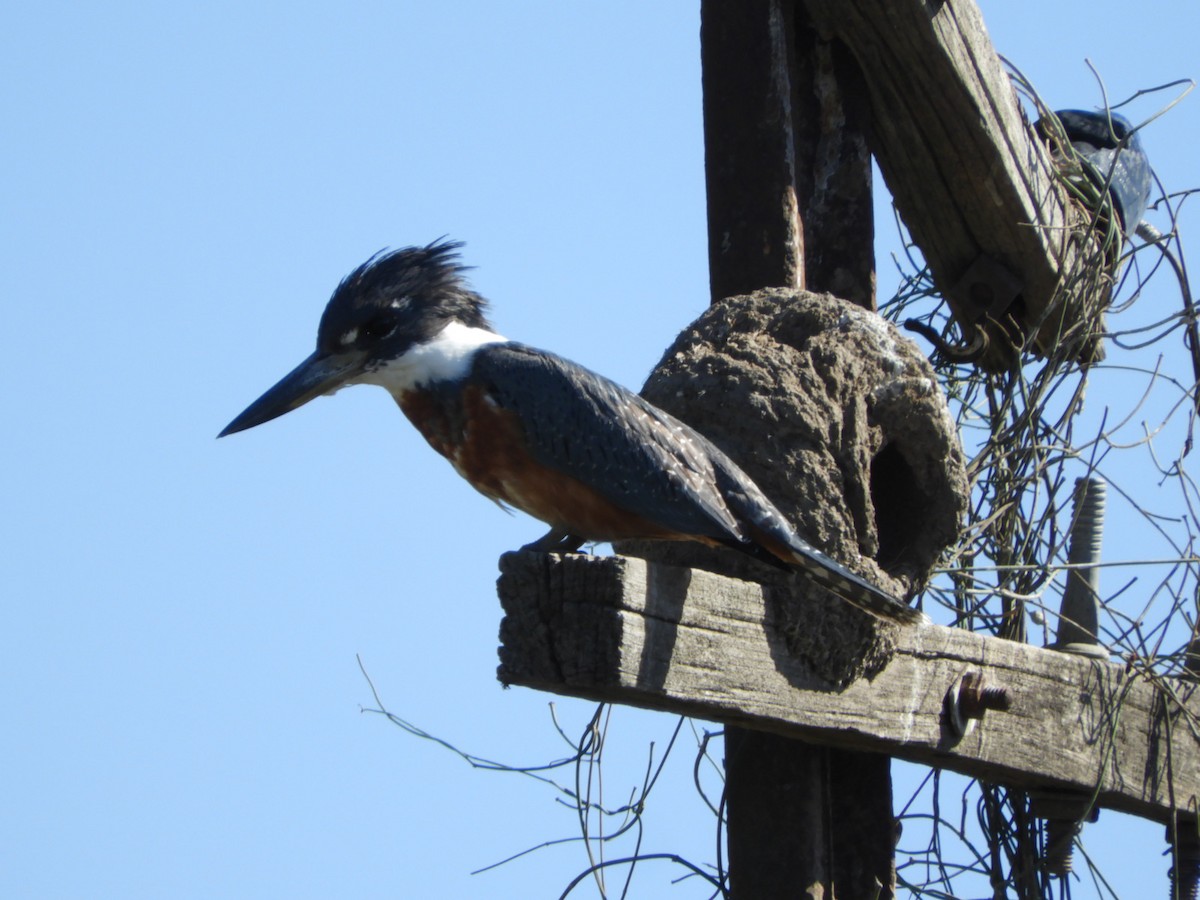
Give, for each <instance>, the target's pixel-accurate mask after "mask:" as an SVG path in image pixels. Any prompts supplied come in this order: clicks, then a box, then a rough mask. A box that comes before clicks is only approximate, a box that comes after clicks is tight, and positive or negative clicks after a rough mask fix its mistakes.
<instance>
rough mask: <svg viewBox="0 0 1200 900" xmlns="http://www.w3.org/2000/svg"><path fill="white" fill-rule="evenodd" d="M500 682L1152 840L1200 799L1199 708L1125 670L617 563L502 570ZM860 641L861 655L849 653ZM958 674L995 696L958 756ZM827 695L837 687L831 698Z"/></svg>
mask: <svg viewBox="0 0 1200 900" xmlns="http://www.w3.org/2000/svg"><path fill="white" fill-rule="evenodd" d="M501 573H502V574H501V577H500V581H499V585H498V587H499V594H500V599H501V603H502V605H503V607H504V611H505V618H504V620H503V623H502V625H501V642H502V646H501V647H500V661H501V665H500V669H499V678H500V680H501V681H502V682H504V683H505V684H517V685H523V686H526V687H534V688H539V689H543V690H549V691H553V692H556V693H561V694H567V695H571V696H577V697H584V698H587V699H592V700H608V701H614V702H620V703H625V704H630V705H635V706H643V707H647V708H651V709H660V710H666V711H670V712H673V713H681V714H685V715H691V716H696V717H698V718H703V719H710V720H715V721H720V722H725V723H732V724H737V725H745V726H747V727H752V728H755V729H758V730H762V731H771V732H774V733H777V734H781V735H784V736H788V737H795V738H802V739H804V740H807V741H812V742H816V743H823V744H828V745H830V746H837V747H847V748H855V749H862V750H874V751H879V752H884V753H887V754H889V755H892V756H896V757H900V758H903V759H908V760H911V761H913V762H919V763H924V764H927V765H932V766H938V767H942V768H947V769H952V770H955V771H958V772H962V773H964V774H967V775H971V776H976V777H982V778H986V779H987V780H989V781H992V782H1000V783H1006V784H1011V785H1016V786H1022V787H1047V786H1052V787H1058V788H1064V789H1071V790H1077V791H1086V792H1091V791H1093V790H1094V791H1095V792H1096V796H1097V802H1098V804H1099V805H1100V806H1104V807H1108V808H1112V809H1118V810H1122V811H1125V812H1130V813H1133V814H1136V815H1139V816H1143V817H1146V818H1151V819H1155V820H1157V821H1163V822H1165V821H1166V820H1167V818H1168V817H1169V815H1170V810H1171V807H1172V802H1173V803H1174V804H1175V806H1176V808H1180V809H1184V808H1188V807H1189V805H1190V807H1191V808H1193V809H1194V808H1195V807H1196V803H1197V800H1198V799H1200V724H1198V723H1200V697H1198V696H1197V686H1196V685H1195V684H1193V683H1189V682H1181V681H1176V680H1173V679H1160V680H1159V681H1158V682H1157V683H1151V682H1149V681H1148V680H1146V679H1144V678H1140V677H1137V676H1136V675H1131V674H1129V673H1127V672H1126V670H1125V668H1124V667H1122V666H1117V665H1113V664H1110V663H1107V662H1096V661H1092V660H1088V659H1085V658H1080V657H1074V656H1070V655H1068V654H1062V653H1056V652H1053V651H1049V650H1044V649H1041V648H1038V647H1031V646H1028V645H1025V644H1018V643H1015V642H1011V641H1005V640H1000V639H997V638H988V637H983V636H980V635H977V634H973V633H970V632H966V631H960V630H957V629H950V628H943V627H940V626H935V625H924V626H920V627H916V628H898V627H895V626H891V625H885V624H882V623H876V622H874V621H872V620H870V619H869V617H867V625H868V627H867V629H866V631H865V632H864V631H863V618H864V617H863V614H861V613H859V612H858V611H856V610H854V609H851V608H850V607H848V606H845V605H844V604H841V605H838V604H833V605H828V606H823V604H821V603H820V602H810V601H808V600H804V599H802V597H801V596H800V595H801V594H802V593H803V588H802V587H797V588H793V589H789V588H786V587H778V586H777V587H764V586H763V585H760V584H755V583H752V582H745V581H738V580H736V579H732V578H726V577H722V576H718V575H714V574H711V573H708V572H704V571H701V570H693V569H683V568H675V567H670V566H663V565H659V564H654V563H646V562H644V561H642V560H638V559H633V558H629V557H588V556H581V555H565V556H560V555H556V554H549V555H542V554H534V553H510V554H506V555H505V556H504V557H502V558H501ZM854 634H857V635H858V637H853V635H854ZM965 672H980V673H982V674H983V676H984V679H985V681H986V682H987V683H989V684H993V685H1002V686H1004V687H1006V688H1007V689H1008V690H1009V692H1010V695H1011V698H1012V706H1011V709H1010V710H1009V711H1008V712H995V711H992V712H987V713H985V714H984V716H983V718H982V720H980V721H979V722H978V723H977V724H976V726H975V727H974V728H973V730H972V731H970V732H969V733H968V734H967V735H966V736H965V737H963V738H961V739H959V738H958V737H957V736H956V735H955V734H954V732H953V730H952V729H951V728H950V726H949V723H948V720H947V717H946V715H945V712H944V702H945V696H946V693H947V691H948V690H949V689H950V688H951V686H952V685H954V684H955V682H956V681H957V680H958V679H959V678H960V677H961V676H962V675H963V674H964V673H965ZM839 680H840V681H841V682H842V683H843V684H842V686H839Z"/></svg>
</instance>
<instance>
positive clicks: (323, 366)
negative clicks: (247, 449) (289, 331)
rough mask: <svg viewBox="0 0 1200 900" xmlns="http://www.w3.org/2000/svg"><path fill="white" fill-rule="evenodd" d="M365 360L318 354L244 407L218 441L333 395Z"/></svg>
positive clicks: (358, 355) (355, 356) (360, 356)
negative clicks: (325, 395) (312, 401)
mask: <svg viewBox="0 0 1200 900" xmlns="http://www.w3.org/2000/svg"><path fill="white" fill-rule="evenodd" d="M364 358H365V354H362V353H353V352H352V353H321V352H320V351H317V352H316V353H314V354H313V355H312V356H310V357H309V358H308V359H306V360H304V362H302V363H300V365H298V366H296V368H294V369H292V371H290V372H289V373H288V374H286V375H284V376H283V378H281V379H280V380H279V383H278V384H276V385H275V386H274V387H272V388H271V389H270V390H268V391H267V392H266V393H265V394H263V395H262V396H261V397H259V398H258V399H257V400H255V401H254V402H253V403H251V404H250V405H249V406H247V407H246V409H245V410H243V412H242V414H241V415H240V416H238V417H237V418H236V419H234V420H233V421H232V422H230V423H229V424H228V425H226V426H225V430H224V431H222V432H221V433H220V434H218V435H217V437H219V438H222V437H225V435H227V434H236V433H237V432H239V431H245V430H246V429H247V428H253V427H254V426H255V425H261V424H262V423H263V422H269V421H271V420H272V419H276V418H278V417H279V416H282V415H283V414H284V413H288V412H291V411H292V410H293V409H297V408H298V407H301V406H303V405H304V404H305V403H307V402H308V401H309V400H311V399H313V398H314V397H319V396H321V395H322V394H330V393H333V392H334V391H336V390H337V389H338V388H340V387H342V386H344V385H345V384H347V383H348V382H349V381H350V379H352V378H353V377H354V376H355V375H358V374H359V373H360V372H361V371H362V368H363V361H364Z"/></svg>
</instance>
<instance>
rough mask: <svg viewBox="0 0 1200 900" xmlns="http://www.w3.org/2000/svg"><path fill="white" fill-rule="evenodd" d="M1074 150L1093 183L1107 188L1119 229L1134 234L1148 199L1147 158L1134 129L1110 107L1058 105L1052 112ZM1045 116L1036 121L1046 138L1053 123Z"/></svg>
mask: <svg viewBox="0 0 1200 900" xmlns="http://www.w3.org/2000/svg"><path fill="white" fill-rule="evenodd" d="M1054 116H1055V118H1057V119H1058V121H1059V123H1061V125H1062V131H1063V134H1064V135H1065V136H1066V138H1067V140H1068V141H1070V142H1071V146H1072V147H1073V148H1074V149H1075V152H1076V153H1078V154H1079V156H1080V157H1082V158H1083V159H1084V160H1086V161H1087V163H1088V166H1087V168H1086V169H1085V171H1086V173H1087V175H1088V177H1089V178H1091V179H1092V181H1093V182H1094V183H1095V185H1096V187H1097V188H1098V189H1099V190H1102V191H1108V195H1109V196H1110V197H1111V198H1112V203H1113V207H1114V208H1115V209H1116V211H1117V218H1118V219H1120V227H1121V230H1122V231H1123V232H1124V233H1125V234H1126V235H1127V236H1129V235H1133V234H1134V233H1135V232H1136V231H1137V228H1138V224H1139V223H1140V222H1141V220H1142V216H1143V215H1145V213H1146V205H1147V203H1149V202H1150V180H1151V171H1150V161H1149V159H1148V158H1147V157H1146V151H1145V150H1143V149H1142V142H1141V139H1140V138H1139V137H1138V133H1137V129H1135V128H1134V127H1133V125H1132V124H1131V123H1130V121H1129V120H1128V119H1126V118H1125V117H1124V116H1122V115H1119V114H1118V113H1115V112H1113V111H1112V110H1095V111H1092V110H1084V109H1060V110H1058V111H1056V112H1055V113H1054ZM1049 118H1050V117H1049V116H1045V117H1043V118H1041V119H1038V121H1037V122H1036V123H1035V128H1036V129H1037V131H1038V133H1039V134H1041V135H1042V137H1044V138H1046V139H1049V137H1050V135H1051V133H1052V132H1053V125H1052V123H1051V122H1050V121H1049Z"/></svg>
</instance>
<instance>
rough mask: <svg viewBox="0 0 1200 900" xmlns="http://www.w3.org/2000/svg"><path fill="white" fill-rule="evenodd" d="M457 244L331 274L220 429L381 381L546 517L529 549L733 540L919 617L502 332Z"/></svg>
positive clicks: (510, 498)
mask: <svg viewBox="0 0 1200 900" xmlns="http://www.w3.org/2000/svg"><path fill="white" fill-rule="evenodd" d="M462 246H463V245H462V243H461V242H458V241H453V240H449V239H448V238H444V237H443V238H439V239H437V240H435V241H434V242H432V243H430V244H428V245H425V246H412V247H405V248H402V249H397V250H385V251H381V252H379V253H377V254H375V255H374V256H372V257H371V258H369V259H368V260H367V261H366V262H364V263H363V264H362V265H360V266H358V267H357V268H356V269H354V270H353V271H352V272H351V273H350V274H349V275H347V276H346V277H345V278H344V279H342V281H341V282H340V283H339V284H338V285H337V287H336V289H335V290H334V292H333V294H332V296H331V297H330V300H329V302H328V305H327V306H326V308H325V311H324V313H323V314H322V316H321V321H320V325H319V326H318V329H317V346H316V350H315V351H314V352H313V353H312V354H311V355H310V356H308V358H306V359H305V360H304V361H303V362H301V363H300V365H298V366H297V367H296V368H295V369H293V370H292V371H291V372H290V373H288V374H287V375H285V376H284V377H283V378H282V379H281V380H280V381H279V382H278V383H277V384H275V385H274V386H273V387H271V388H269V389H268V390H267V391H266V392H265V393H264V394H263V395H262V396H261V397H259V398H258V399H257V400H255V401H254V402H253V403H251V404H250V405H249V406H248V407H247V408H246V409H245V410H244V411H243V412H242V413H241V414H240V415H238V416H237V417H236V418H235V419H234V420H233V421H232V422H230V423H229V424H228V425H227V426H226V427H225V428H224V429H223V430H222V431H221V433H220V434H219V435H218V437H225V436H227V435H231V434H235V433H237V432H240V431H245V430H246V429H249V428H254V427H256V426H258V425H262V424H263V423H265V422H268V421H270V420H272V419H275V418H277V417H279V416H282V415H284V414H285V413H288V412H290V411H292V410H295V409H297V408H298V407H300V406H303V405H304V404H306V403H308V402H309V401H310V400H312V399H313V398H315V397H318V396H321V395H325V394H332V393H335V392H336V391H338V390H340V389H342V388H344V387H347V386H349V385H353V384H373V385H378V386H380V387H383V388H385V389H386V390H387V391H388V392H389V393H390V394H391V395H392V397H393V398H394V399H395V401H396V403H397V404H398V405H399V406H400V409H401V410H402V411H403V412H404V414H405V415H406V416H407V417H408V419H409V420H410V421H411V422H412V424H413V425H414V426H416V428H417V430H418V431H419V432H420V433H421V434H422V436H424V438H425V440H426V441H428V443H429V444H430V445H431V446H432V447H433V449H434V450H436V451H437V452H438V453H439V454H441V455H442V456H444V457H445V458H446V459H447V460H449V461H450V463H451V465H453V467H454V468H455V470H456V471H457V472H458V474H459V475H461V476H462V477H463V478H465V479H466V480H467V481H468V482H470V484H471V485H472V486H473V487H475V488H476V489H477V490H478V491H479V492H480V493H482V494H484V495H485V496H487V497H489V498H491V499H492V500H494V501H497V502H498V503H500V504H501V505H502V506H507V507H514V508H516V509H520V510H522V511H524V512H526V513H528V514H530V515H531V516H533V517H534V518H537V519H541V520H542V521H543V522H545V523H547V524H549V525H550V531H549V532H548V533H547V534H546V535H545V536H543V537H542V538H540V539H539V540H536V541H534V542H532V543H530V544H528V545H526V546H525V547H524V548H522V549H525V550H534V551H539V552H573V551H576V550H578V549H579V548H580V547H581V546H583V545H584V543H587V542H609V541H615V540H623V539H624V540H628V539H648V540H675V541H678V540H684V541H694V542H698V543H700V544H704V545H708V546H722V547H731V548H734V549H737V550H739V551H741V552H743V553H745V554H747V555H749V556H752V557H756V558H758V559H760V560H763V561H766V562H769V563H771V564H773V565H775V566H776V567H778V568H781V569H785V570H790V571H801V572H803V573H806V574H807V576H808V577H809V578H810V579H811V580H812V581H814V582H816V583H817V584H819V585H821V586H822V587H824V588H826V589H828V590H829V591H831V592H833V593H834V594H836V595H837V596H839V597H841V598H843V599H844V600H846V601H848V602H850V603H852V604H853V605H855V606H858V607H860V608H861V609H864V610H866V611H867V612H869V613H872V614H874V615H876V616H877V617H880V618H883V619H888V620H892V621H895V622H900V623H905V624H912V623H915V622H918V621H921V620H923V619H924V616H923V614H922V613H920V612H918V611H917V610H914V609H912V608H910V607H909V606H907V605H906V604H905V603H903V602H902V601H901V600H900V599H898V598H896V597H895V596H893V595H892V594H890V593H889V592H887V591H885V590H883V589H882V588H880V587H878V586H876V585H874V584H872V583H870V582H869V581H867V580H866V579H864V578H862V577H860V576H858V575H856V574H854V573H853V572H851V571H850V570H849V569H847V568H846V567H845V566H843V565H841V564H840V563H838V562H836V561H835V560H833V559H832V558H830V557H829V556H827V555H825V554H824V553H822V552H820V551H819V550H817V549H816V548H815V547H813V546H812V545H810V544H809V543H808V542H807V541H805V540H804V539H803V538H802V537H801V536H800V535H799V534H798V533H797V531H796V529H795V528H794V527H792V525H791V524H790V523H789V522H788V521H787V519H786V518H785V517H784V515H783V514H782V513H781V512H780V511H779V510H778V509H777V508H776V506H775V505H774V504H773V503H772V502H771V501H770V500H769V499H768V498H767V496H766V495H765V494H764V493H763V491H762V490H760V489H759V487H758V486H757V485H756V484H755V483H754V482H753V481H752V480H751V479H750V477H749V476H748V475H747V474H746V473H745V472H744V471H742V469H741V468H740V467H739V466H738V465H737V463H735V462H734V461H733V460H732V459H730V457H729V456H728V455H726V454H725V453H724V452H723V451H721V450H720V449H719V448H718V447H717V446H715V445H714V444H713V443H712V442H711V441H709V440H708V439H707V438H705V437H704V436H703V435H701V434H700V433H699V432H698V431H696V430H695V429H693V428H691V427H690V426H688V425H686V424H684V423H683V422H681V421H680V420H679V419H677V418H675V417H674V416H672V415H670V414H669V413H667V412H665V411H663V410H661V409H659V408H658V407H656V406H654V405H653V404H651V403H649V402H648V401H647V400H645V399H643V398H642V397H640V396H639V395H638V394H636V393H634V392H633V391H630V390H628V389H626V388H624V387H622V386H620V385H618V384H616V383H615V382H613V381H610V380H609V379H607V378H605V377H603V376H601V375H598V374H596V373H595V372H592V371H590V370H589V369H587V368H584V367H583V366H580V365H578V364H576V363H573V362H570V361H569V360H566V359H564V358H562V357H560V356H556V355H554V354H553V353H549V352H546V351H543V350H538V349H535V348H533V347H529V346H526V345H525V344H521V343H518V342H516V341H510V340H508V339H507V338H505V337H503V336H501V335H500V334H498V333H496V332H495V331H494V330H493V328H492V326H491V324H490V323H489V321H488V318H487V309H488V303H487V301H486V300H485V299H484V298H483V297H482V296H481V295H480V294H478V293H477V292H475V291H474V290H473V289H472V288H471V287H470V286H469V284H468V282H467V280H466V272H467V268H468V267H466V266H465V265H463V264H462V262H461V259H460V253H459V251H460V250H461V248H462Z"/></svg>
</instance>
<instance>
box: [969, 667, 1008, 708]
mask: <svg viewBox="0 0 1200 900" xmlns="http://www.w3.org/2000/svg"><path fill="white" fill-rule="evenodd" d="M958 708H959V709H960V710H962V714H963V715H964V716H966V717H967V718H968V719H982V718H983V714H984V713H985V712H986V711H987V710H989V709H994V710H996V711H998V712H1008V710H1009V709H1011V708H1012V696H1011V695H1010V694H1009V692H1008V688H1006V687H1000V686H998V685H986V684H984V681H983V675H982V674H980V673H979V672H968V673H967V674H965V675H964V676H963V678H962V685H961V686H960V687H959V690H958Z"/></svg>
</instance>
